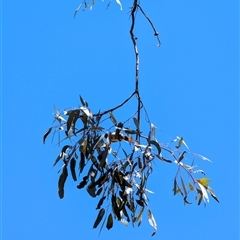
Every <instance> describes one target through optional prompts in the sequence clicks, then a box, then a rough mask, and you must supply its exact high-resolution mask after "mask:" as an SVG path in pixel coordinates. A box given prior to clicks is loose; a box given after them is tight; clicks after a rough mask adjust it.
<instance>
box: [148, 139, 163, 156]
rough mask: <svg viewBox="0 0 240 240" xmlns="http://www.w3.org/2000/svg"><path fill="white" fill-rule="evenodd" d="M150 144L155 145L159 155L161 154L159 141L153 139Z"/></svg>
mask: <svg viewBox="0 0 240 240" xmlns="http://www.w3.org/2000/svg"><path fill="white" fill-rule="evenodd" d="M148 144H150V145H154V146H155V147H156V148H157V150H158V155H160V154H161V147H160V144H159V143H158V142H157V141H153V140H151V141H149V142H148Z"/></svg>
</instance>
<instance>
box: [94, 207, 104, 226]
mask: <svg viewBox="0 0 240 240" xmlns="http://www.w3.org/2000/svg"><path fill="white" fill-rule="evenodd" d="M104 214H105V209H104V208H102V209H101V210H100V211H99V213H98V216H97V218H96V220H95V222H94V224H93V228H97V226H98V224H99V223H100V222H101V220H102V218H103V216H104Z"/></svg>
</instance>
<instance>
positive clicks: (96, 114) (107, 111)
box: [93, 91, 136, 117]
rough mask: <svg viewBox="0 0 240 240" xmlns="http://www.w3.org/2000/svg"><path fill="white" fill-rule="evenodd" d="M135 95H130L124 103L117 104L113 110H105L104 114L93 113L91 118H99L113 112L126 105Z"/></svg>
mask: <svg viewBox="0 0 240 240" xmlns="http://www.w3.org/2000/svg"><path fill="white" fill-rule="evenodd" d="M135 94H136V91H134V92H133V93H132V94H131V96H129V97H128V98H127V99H126V100H125V101H123V102H122V103H121V104H119V105H118V106H116V107H114V108H111V109H108V110H106V111H104V112H101V113H95V114H93V116H94V117H96V116H101V117H102V116H103V115H105V114H107V113H109V112H113V111H114V110H116V109H118V108H120V107H122V106H123V105H124V104H125V103H127V102H128V101H129V100H130V99H131V98H132V97H133V96H134V95H135Z"/></svg>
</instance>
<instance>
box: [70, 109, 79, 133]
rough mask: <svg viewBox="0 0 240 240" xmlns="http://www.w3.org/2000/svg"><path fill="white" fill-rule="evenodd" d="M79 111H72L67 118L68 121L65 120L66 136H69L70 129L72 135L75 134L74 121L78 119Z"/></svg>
mask: <svg viewBox="0 0 240 240" xmlns="http://www.w3.org/2000/svg"><path fill="white" fill-rule="evenodd" d="M79 112H80V111H79V110H72V111H71V112H70V115H69V117H68V120H67V136H69V135H70V134H69V133H70V130H71V129H72V131H73V133H75V124H76V121H77V119H78V117H79Z"/></svg>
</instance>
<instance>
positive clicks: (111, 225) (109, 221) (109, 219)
mask: <svg viewBox="0 0 240 240" xmlns="http://www.w3.org/2000/svg"><path fill="white" fill-rule="evenodd" d="M112 227H113V216H112V214H111V213H110V214H109V215H108V219H107V225H106V228H107V229H108V230H109V229H111V228H112Z"/></svg>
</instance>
